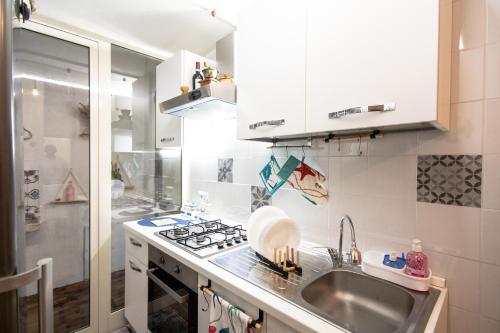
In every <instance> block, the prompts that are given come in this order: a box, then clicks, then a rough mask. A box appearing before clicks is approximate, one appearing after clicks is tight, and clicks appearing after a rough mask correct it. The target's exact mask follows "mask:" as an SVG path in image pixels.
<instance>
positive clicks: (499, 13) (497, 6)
mask: <svg viewBox="0 0 500 333" xmlns="http://www.w3.org/2000/svg"><path fill="white" fill-rule="evenodd" d="M486 11H487V16H488V18H487V28H486V29H487V33H486V40H487V42H488V43H496V42H500V20H499V19H498V18H499V17H500V0H487V10H486Z"/></svg>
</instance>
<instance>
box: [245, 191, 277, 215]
mask: <svg viewBox="0 0 500 333" xmlns="http://www.w3.org/2000/svg"><path fill="white" fill-rule="evenodd" d="M272 203H273V199H272V198H271V196H270V195H269V193H267V191H266V188H265V187H262V186H251V188H250V209H251V212H252V213H253V212H255V210H257V208H260V207H264V206H270V205H272Z"/></svg>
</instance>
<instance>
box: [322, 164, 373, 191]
mask: <svg viewBox="0 0 500 333" xmlns="http://www.w3.org/2000/svg"><path fill="white" fill-rule="evenodd" d="M329 174H330V179H329V189H330V192H331V193H344V194H364V193H366V192H367V189H366V184H367V177H368V159H367V158H366V157H332V158H330V171H329Z"/></svg>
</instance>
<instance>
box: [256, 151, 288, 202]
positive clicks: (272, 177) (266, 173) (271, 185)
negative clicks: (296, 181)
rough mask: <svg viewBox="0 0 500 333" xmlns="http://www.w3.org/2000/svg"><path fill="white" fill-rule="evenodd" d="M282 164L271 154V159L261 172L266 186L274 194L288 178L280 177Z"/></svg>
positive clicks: (270, 193) (268, 191)
mask: <svg viewBox="0 0 500 333" xmlns="http://www.w3.org/2000/svg"><path fill="white" fill-rule="evenodd" d="M280 169H281V168H280V165H279V164H278V161H277V160H276V158H275V157H274V156H271V160H270V161H269V162H268V163H267V164H266V165H265V166H264V168H263V169H262V171H261V172H260V173H259V175H260V179H262V182H263V183H264V186H265V187H266V190H267V193H269V195H273V194H274V192H276V191H277V190H278V189H279V188H280V187H281V186H283V184H285V181H286V179H282V178H280V177H278V172H279V171H280Z"/></svg>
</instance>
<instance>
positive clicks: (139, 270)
mask: <svg viewBox="0 0 500 333" xmlns="http://www.w3.org/2000/svg"><path fill="white" fill-rule="evenodd" d="M128 262H129V264H130V268H131V269H132V270H133V271H136V272H139V273H141V272H142V269H140V268H139V267H137V266H136V265H135V264H134V263H133V262H132V261H131V260H129V261H128Z"/></svg>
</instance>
